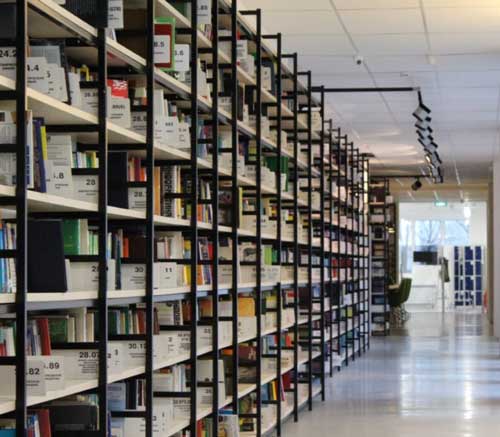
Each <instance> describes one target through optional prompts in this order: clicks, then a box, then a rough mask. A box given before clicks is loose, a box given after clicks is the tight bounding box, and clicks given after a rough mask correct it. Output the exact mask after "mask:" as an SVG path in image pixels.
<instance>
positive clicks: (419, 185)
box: [411, 178, 422, 191]
mask: <svg viewBox="0 0 500 437" xmlns="http://www.w3.org/2000/svg"><path fill="white" fill-rule="evenodd" d="M420 188H422V182H420V179H419V178H417V180H416V181H415V182H413V184H412V185H411V189H412V190H413V191H418V190H420Z"/></svg>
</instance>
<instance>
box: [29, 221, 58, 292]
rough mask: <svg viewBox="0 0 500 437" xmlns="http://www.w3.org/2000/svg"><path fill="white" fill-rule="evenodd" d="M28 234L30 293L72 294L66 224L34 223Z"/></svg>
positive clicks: (56, 222)
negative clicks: (66, 256) (64, 232)
mask: <svg viewBox="0 0 500 437" xmlns="http://www.w3.org/2000/svg"><path fill="white" fill-rule="evenodd" d="M28 234H29V235H30V238H29V240H28V290H29V291H30V292H31V293H43V292H52V293H56V292H66V291H68V283H67V278H66V262H65V259H64V238H63V226H62V221H61V220H30V221H29V222H28ZM48 248H50V250H48Z"/></svg>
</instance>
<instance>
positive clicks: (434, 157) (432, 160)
mask: <svg viewBox="0 0 500 437" xmlns="http://www.w3.org/2000/svg"><path fill="white" fill-rule="evenodd" d="M425 159H426V160H427V163H428V164H429V165H432V166H433V167H436V168H437V167H439V166H440V165H441V164H442V163H443V161H441V158H440V157H439V154H438V153H437V152H432V153H431V152H426V154H425Z"/></svg>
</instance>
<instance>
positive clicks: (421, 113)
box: [413, 91, 432, 122]
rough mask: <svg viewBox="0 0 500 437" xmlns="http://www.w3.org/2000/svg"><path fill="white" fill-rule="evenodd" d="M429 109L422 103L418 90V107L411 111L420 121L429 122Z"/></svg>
mask: <svg viewBox="0 0 500 437" xmlns="http://www.w3.org/2000/svg"><path fill="white" fill-rule="evenodd" d="M431 112H432V111H431V110H430V108H429V107H427V106H425V105H424V102H423V101H422V93H421V92H420V91H419V92H418V107H417V109H415V111H414V112H413V116H414V117H415V118H416V119H417V120H418V121H420V122H430V121H431V120H432V119H431V116H430V115H431Z"/></svg>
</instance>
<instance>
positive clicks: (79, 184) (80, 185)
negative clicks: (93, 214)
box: [73, 175, 99, 203]
mask: <svg viewBox="0 0 500 437" xmlns="http://www.w3.org/2000/svg"><path fill="white" fill-rule="evenodd" d="M73 185H74V193H75V198H76V199H77V200H82V201H84V202H91V203H97V201H98V196H99V176H98V175H90V176H81V175H75V176H73Z"/></svg>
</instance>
